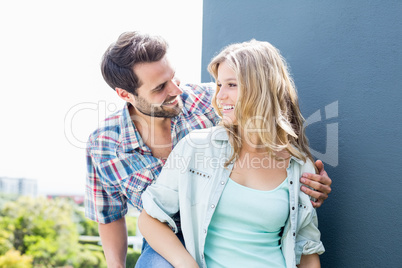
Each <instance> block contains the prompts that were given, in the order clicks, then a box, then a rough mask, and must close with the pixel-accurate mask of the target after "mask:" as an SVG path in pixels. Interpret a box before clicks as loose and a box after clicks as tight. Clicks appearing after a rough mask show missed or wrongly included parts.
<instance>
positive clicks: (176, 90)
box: [168, 78, 183, 96]
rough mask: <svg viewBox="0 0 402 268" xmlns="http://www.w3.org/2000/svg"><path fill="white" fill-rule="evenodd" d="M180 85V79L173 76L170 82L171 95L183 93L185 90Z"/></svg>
mask: <svg viewBox="0 0 402 268" xmlns="http://www.w3.org/2000/svg"><path fill="white" fill-rule="evenodd" d="M179 85H180V80H179V79H177V78H173V79H172V80H171V81H170V82H169V92H168V94H169V95H170V96H177V95H180V94H181V93H183V90H182V89H181V88H180V87H179Z"/></svg>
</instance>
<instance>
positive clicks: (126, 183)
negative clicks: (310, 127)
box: [86, 32, 332, 267]
mask: <svg viewBox="0 0 402 268" xmlns="http://www.w3.org/2000/svg"><path fill="white" fill-rule="evenodd" d="M166 50H167V44H166V42H165V41H164V40H163V39H162V38H160V37H153V36H148V35H144V34H140V33H138V32H129V33H124V34H122V35H121V36H120V37H119V39H118V40H117V42H116V43H114V44H112V45H111V46H110V47H109V48H108V50H107V51H106V52H105V55H104V57H103V61H102V73H103V76H104V78H105V80H106V82H107V83H108V84H109V85H110V86H111V87H112V88H113V89H115V90H116V92H117V94H118V95H119V97H121V98H122V99H124V100H125V101H126V102H127V104H126V105H125V107H124V108H123V109H122V110H121V111H119V112H117V113H116V114H114V115H112V116H110V117H109V118H107V119H106V120H105V124H104V126H102V127H100V128H99V129H98V130H97V131H95V132H94V133H93V134H92V135H91V136H90V139H89V141H88V147H87V163H88V173H87V187H86V215H87V217H89V218H90V219H92V220H95V221H97V222H99V231H100V235H101V239H102V245H103V248H104V252H105V255H106V259H107V262H108V266H109V267H124V262H125V256H126V250H127V233H126V226H125V220H124V215H125V214H126V213H127V204H128V203H130V204H131V205H133V206H135V207H136V208H138V209H139V210H140V211H141V210H142V208H143V207H144V210H143V212H142V213H141V215H140V218H139V227H140V230H141V232H142V233H143V235H144V237H145V240H144V246H143V252H142V255H141V257H140V259H139V261H138V263H137V267H172V265H173V266H175V267H197V266H199V267H205V266H208V267H242V266H247V267H261V266H262V267H295V266H296V265H299V263H300V267H302V266H306V267H319V265H320V264H319V258H318V255H317V254H321V253H322V252H323V251H324V248H323V246H322V243H321V242H320V233H319V231H318V229H317V216H316V212H315V209H314V207H319V206H321V204H322V203H323V201H324V200H325V199H326V198H327V197H328V194H329V193H330V191H331V188H330V185H331V183H332V182H331V180H330V178H329V177H328V176H327V174H326V172H325V170H324V168H323V165H322V163H321V161H317V162H316V165H317V168H318V172H317V174H316V171H315V167H314V165H313V163H312V157H311V154H310V152H309V150H308V143H307V139H306V137H305V135H304V129H303V125H302V124H303V118H302V116H301V113H300V110H299V106H298V100H297V94H296V90H295V87H294V85H293V81H292V79H291V77H290V76H289V74H288V70H287V67H286V64H285V61H284V60H283V59H282V57H281V56H280V54H279V52H278V51H277V50H276V49H275V48H274V47H273V46H272V45H270V44H269V43H267V42H259V41H255V40H252V41H250V42H246V43H242V44H235V45H230V46H228V47H227V48H225V49H224V50H223V51H222V52H221V53H220V54H219V55H218V56H217V57H215V58H214V59H213V60H212V62H211V64H210V65H209V71H210V72H211V73H212V74H213V76H214V77H215V79H216V82H217V84H216V85H212V84H201V85H185V86H180V87H179V82H178V80H177V79H176V78H175V73H174V69H173V67H172V66H171V64H170V62H169V60H168V58H167V56H166ZM211 101H212V103H213V105H214V107H215V109H213V108H212V107H211V106H212V105H211ZM218 121H221V123H220V125H219V126H216V127H213V126H215V125H217V123H218ZM196 129H201V130H196ZM192 130H194V131H192ZM190 131H192V132H191V133H190V134H189V135H187V134H188V133H189V132H190ZM186 135H187V136H186ZM180 140H181V141H180ZM172 148H174V149H173V151H172ZM169 155H170V156H169ZM168 156H169V158H168V160H166V158H167V157H168ZM177 159H182V160H184V161H182V162H183V163H186V164H187V165H186V167H185V170H183V168H181V169H179V168H177V166H175V164H174V160H177ZM211 160H212V161H214V163H212V162H211ZM217 160H218V161H217ZM217 162H218V164H217ZM165 164H166V168H165V169H163V171H162V172H161V170H162V167H163V166H164V165H165ZM158 176H159V177H158ZM299 180H300V181H301V182H302V183H303V184H305V185H307V186H310V187H311V188H313V189H315V190H313V189H309V188H307V187H305V186H301V184H300V182H299ZM153 182H155V183H153ZM148 186H149V187H148ZM144 191H145V192H144ZM305 193H306V194H308V195H310V196H311V197H312V198H313V199H314V200H315V201H311V202H310V199H309V196H308V195H306V194H305ZM183 238H184V239H183ZM148 243H149V244H148ZM184 243H185V246H184ZM155 251H156V252H155ZM158 253H159V254H160V255H159V254H158ZM169 262H170V264H169Z"/></svg>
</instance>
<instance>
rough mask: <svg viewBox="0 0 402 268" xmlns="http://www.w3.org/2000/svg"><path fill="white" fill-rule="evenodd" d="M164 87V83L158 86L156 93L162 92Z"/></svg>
mask: <svg viewBox="0 0 402 268" xmlns="http://www.w3.org/2000/svg"><path fill="white" fill-rule="evenodd" d="M165 86H166V83H164V84H162V85H160V86H159V87H157V88H156V90H155V91H156V92H158V91H162V90H163V89H164V88H165Z"/></svg>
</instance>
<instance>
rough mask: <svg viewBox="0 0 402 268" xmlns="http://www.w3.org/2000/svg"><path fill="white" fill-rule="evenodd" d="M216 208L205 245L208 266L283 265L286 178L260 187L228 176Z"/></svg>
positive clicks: (286, 215)
mask: <svg viewBox="0 0 402 268" xmlns="http://www.w3.org/2000/svg"><path fill="white" fill-rule="evenodd" d="M215 209H216V211H215V213H214V215H213V216H212V219H211V223H210V225H209V227H208V233H207V237H206V241H205V248H204V254H205V261H206V264H207V267H208V268H215V267H253V268H255V267H275V268H280V267H286V264H285V259H284V257H283V254H282V251H281V248H280V238H281V237H280V232H281V229H282V227H284V226H285V223H286V220H287V219H288V217H289V188H288V179H285V180H284V181H283V182H282V183H281V184H280V185H279V186H278V187H277V188H275V189H274V190H271V191H260V190H255V189H251V188H248V187H245V186H243V185H240V184H238V183H236V182H234V181H233V180H231V179H230V178H229V180H228V183H227V184H226V187H225V189H224V191H223V193H222V196H221V198H220V200H219V203H218V205H217V206H216V208H215Z"/></svg>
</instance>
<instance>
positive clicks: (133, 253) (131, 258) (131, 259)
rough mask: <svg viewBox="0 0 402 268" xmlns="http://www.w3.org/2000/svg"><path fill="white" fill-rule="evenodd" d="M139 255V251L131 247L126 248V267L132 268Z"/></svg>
mask: <svg viewBox="0 0 402 268" xmlns="http://www.w3.org/2000/svg"><path fill="white" fill-rule="evenodd" d="M140 255H141V252H140V251H137V250H134V249H132V248H128V249H127V259H126V267H127V268H134V266H135V264H136V263H137V260H138V258H139V257H140Z"/></svg>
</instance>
